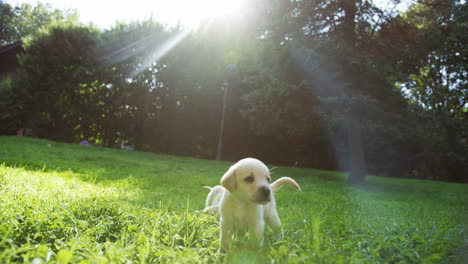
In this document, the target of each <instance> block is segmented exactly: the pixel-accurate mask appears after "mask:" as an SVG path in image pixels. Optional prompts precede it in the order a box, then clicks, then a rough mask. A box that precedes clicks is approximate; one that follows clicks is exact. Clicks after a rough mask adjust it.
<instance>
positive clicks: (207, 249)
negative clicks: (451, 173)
mask: <svg viewBox="0 0 468 264" xmlns="http://www.w3.org/2000/svg"><path fill="white" fill-rule="evenodd" d="M0 164H2V165H0V199H1V200H0V263H23V262H24V263H169V262H171V263H223V262H228V263H271V262H275V263H463V262H466V261H467V254H466V252H467V239H468V233H467V223H468V221H467V220H468V219H467V207H466V206H467V201H468V194H467V185H463V184H450V183H442V182H428V181H421V180H402V179H392V178H380V177H368V183H367V184H366V185H362V186H350V185H348V184H346V181H345V180H346V177H345V175H343V174H341V173H337V172H327V171H319V170H312V169H299V168H285V167H279V168H275V169H273V172H272V173H273V178H278V177H280V176H290V177H294V178H295V179H296V180H297V181H298V183H299V184H300V185H301V188H302V190H303V191H302V192H297V191H296V190H293V189H292V188H283V189H281V190H280V191H279V192H278V193H277V202H278V212H279V215H280V218H281V220H282V222H283V228H284V231H285V238H284V240H281V241H277V240H275V239H274V234H272V233H271V232H269V231H268V232H267V233H266V243H265V245H264V246H263V247H258V246H256V245H255V243H251V242H250V240H249V239H248V237H243V236H241V237H239V238H237V240H236V243H235V247H234V248H232V249H231V250H230V251H229V252H228V253H227V254H225V255H219V254H216V252H217V250H218V242H219V240H218V234H219V227H218V222H217V220H216V218H215V217H212V216H208V215H205V214H203V213H201V212H200V210H202V209H203V204H204V199H205V197H206V194H207V193H206V192H205V191H204V190H203V189H202V188H201V187H202V186H203V185H215V184H218V182H219V179H220V176H221V175H222V174H223V173H224V171H225V170H226V169H227V168H228V167H229V165H231V163H229V162H214V161H205V160H197V159H193V158H184V157H173V156H166V155H155V154H150V153H140V152H129V151H121V150H112V149H105V148H100V147H84V146H79V145H77V144H73V145H72V144H62V143H56V142H52V141H46V140H38V139H30V138H16V137H0Z"/></svg>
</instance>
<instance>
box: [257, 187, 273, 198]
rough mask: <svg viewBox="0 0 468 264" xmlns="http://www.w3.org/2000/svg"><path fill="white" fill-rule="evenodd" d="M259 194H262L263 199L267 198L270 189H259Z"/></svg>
mask: <svg viewBox="0 0 468 264" xmlns="http://www.w3.org/2000/svg"><path fill="white" fill-rule="evenodd" d="M259 192H260V193H261V194H262V196H263V197H266V196H269V195H270V192H271V190H270V187H267V186H263V187H260V188H259Z"/></svg>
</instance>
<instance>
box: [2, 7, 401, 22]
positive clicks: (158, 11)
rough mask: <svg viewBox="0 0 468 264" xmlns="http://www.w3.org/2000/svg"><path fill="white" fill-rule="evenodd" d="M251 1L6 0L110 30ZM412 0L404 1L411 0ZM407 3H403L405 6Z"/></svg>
mask: <svg viewBox="0 0 468 264" xmlns="http://www.w3.org/2000/svg"><path fill="white" fill-rule="evenodd" d="M247 1H249V0H132V1H117V0H114V1H110V0H43V1H38V0H4V2H5V3H8V4H10V5H13V6H16V5H19V4H22V3H29V4H32V5H35V4H36V3H38V2H40V3H50V4H51V5H52V6H53V7H55V8H58V9H76V10H77V11H78V13H79V15H80V20H81V22H83V23H86V24H88V23H91V22H92V23H93V24H95V25H96V26H98V27H99V28H101V29H109V28H110V27H111V26H112V25H114V24H115V22H116V21H123V22H131V21H136V20H140V21H141V20H143V19H145V18H149V17H150V16H152V17H153V18H154V19H155V20H157V21H158V22H160V23H163V24H167V25H175V24H177V22H181V23H182V24H183V25H184V26H186V27H189V28H194V27H196V26H198V23H200V21H201V20H202V19H205V18H210V17H213V16H216V15H217V16H220V15H221V16H223V15H228V14H229V13H235V12H238V11H239V9H241V8H242V6H245V3H246V2H247ZM374 1H375V2H376V4H377V5H378V6H379V7H381V8H386V7H391V6H393V5H392V4H391V3H392V1H391V0H374ZM408 1H410V0H403V1H402V2H408ZM403 5H404V3H403V4H402V5H400V7H401V6H403Z"/></svg>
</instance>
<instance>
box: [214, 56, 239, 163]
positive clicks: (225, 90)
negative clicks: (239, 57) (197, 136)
mask: <svg viewBox="0 0 468 264" xmlns="http://www.w3.org/2000/svg"><path fill="white" fill-rule="evenodd" d="M236 69H237V65H236V64H228V65H226V71H227V73H228V76H229V77H230V76H231V75H232V72H234V70H236ZM231 79H232V78H231ZM221 87H222V89H223V108H222V110H221V123H220V125H219V136H218V147H217V149H216V160H221V156H222V153H223V135H224V119H225V116H226V101H227V94H228V89H229V82H228V81H227V80H225V81H223V85H222V86H221Z"/></svg>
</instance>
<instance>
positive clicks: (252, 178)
mask: <svg viewBox="0 0 468 264" xmlns="http://www.w3.org/2000/svg"><path fill="white" fill-rule="evenodd" d="M244 181H246V182H248V183H252V182H253V181H254V177H253V176H252V175H250V176H249V177H247V178H245V179H244Z"/></svg>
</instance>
